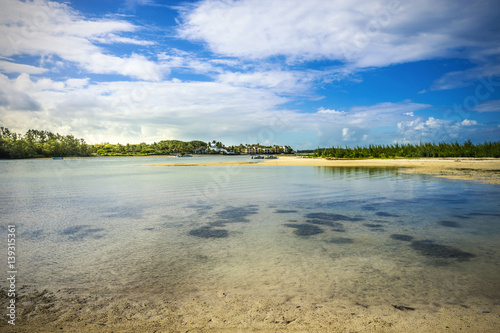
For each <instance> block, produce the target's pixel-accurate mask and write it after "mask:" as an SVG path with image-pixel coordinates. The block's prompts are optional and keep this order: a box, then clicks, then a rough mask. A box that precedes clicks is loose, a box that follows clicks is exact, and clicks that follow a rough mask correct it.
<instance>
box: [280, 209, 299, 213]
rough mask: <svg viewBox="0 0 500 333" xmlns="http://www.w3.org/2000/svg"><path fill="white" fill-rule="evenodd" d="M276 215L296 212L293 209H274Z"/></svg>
mask: <svg viewBox="0 0 500 333" xmlns="http://www.w3.org/2000/svg"><path fill="white" fill-rule="evenodd" d="M275 213H276V214H288V213H297V211H296V210H293V209H276V211H275Z"/></svg>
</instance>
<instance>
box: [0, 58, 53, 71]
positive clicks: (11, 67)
mask: <svg viewBox="0 0 500 333" xmlns="http://www.w3.org/2000/svg"><path fill="white" fill-rule="evenodd" d="M0 71H1V72H3V73H26V74H42V73H45V72H47V69H46V68H41V67H35V66H31V65H24V64H18V63H14V62H10V61H3V60H0Z"/></svg>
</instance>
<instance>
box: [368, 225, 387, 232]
mask: <svg viewBox="0 0 500 333" xmlns="http://www.w3.org/2000/svg"><path fill="white" fill-rule="evenodd" d="M363 225H364V226H365V227H368V228H370V231H379V232H384V231H385V230H384V228H383V225H382V224H375V223H364V224H363Z"/></svg>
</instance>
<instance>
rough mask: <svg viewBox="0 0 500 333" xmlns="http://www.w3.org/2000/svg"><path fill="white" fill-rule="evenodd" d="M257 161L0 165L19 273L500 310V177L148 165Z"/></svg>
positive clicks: (43, 282)
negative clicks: (495, 180)
mask: <svg viewBox="0 0 500 333" xmlns="http://www.w3.org/2000/svg"><path fill="white" fill-rule="evenodd" d="M248 160H249V158H248V157H211V158H209V157H193V158H183V159H176V158H173V157H151V158H99V159H96V158H94V159H65V160H62V161H53V160H20V161H0V170H1V175H0V198H1V201H0V214H1V216H2V221H1V224H2V230H1V232H0V237H2V238H3V239H4V240H6V233H7V231H6V225H8V224H15V225H16V226H17V230H18V235H17V242H18V243H17V244H18V257H17V261H18V278H19V283H22V284H26V285H30V286H33V287H34V288H39V289H41V288H49V289H53V290H60V289H61V290H65V289H73V288H74V289H79V290H90V289H93V290H96V289H97V290H99V291H100V292H103V293H109V294H116V295H120V294H129V293H147V294H154V295H165V294H168V295H174V296H175V297H191V296H193V295H194V296H195V297H200V298H203V295H205V294H206V293H208V292H211V291H213V290H229V291H231V292H233V293H239V294H242V295H262V296H266V297H276V298H283V299H285V300H294V299H302V300H309V301H311V302H313V301H314V302H329V301H331V300H345V301H351V302H354V301H356V302H363V304H370V305H371V304H383V303H388V302H391V303H397V302H399V303H401V302H403V303H405V304H410V305H412V304H420V305H421V306H424V305H429V306H433V305H443V304H482V305H492V304H498V302H499V300H500V286H499V282H498V276H500V247H499V245H500V238H499V236H500V235H499V234H500V207H499V205H498V202H499V201H500V200H499V199H500V186H497V185H482V184H478V183H474V182H468V181H456V180H446V179H442V178H435V177H432V176H426V175H410V174H404V173H401V172H398V170H397V169H395V168H332V167H291V166H290V167H286V166H262V165H260V166H253V165H251V166H246V165H239V166H185V167H160V166H147V164H152V163H174V162H175V163H181V162H187V163H189V162H201V161H248ZM2 244H4V242H3V241H2ZM4 252H5V251H2V252H1V254H0V260H1V262H6V258H5V257H6V254H5V253H4ZM2 280H3V281H5V279H2ZM2 286H4V282H2ZM151 297H153V296H151Z"/></svg>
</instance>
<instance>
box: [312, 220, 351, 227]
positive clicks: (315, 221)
mask: <svg viewBox="0 0 500 333" xmlns="http://www.w3.org/2000/svg"><path fill="white" fill-rule="evenodd" d="M306 222H307V223H311V224H316V225H326V226H329V227H332V228H343V227H344V225H343V224H342V223H339V222H333V221H325V220H320V219H310V220H306Z"/></svg>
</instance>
